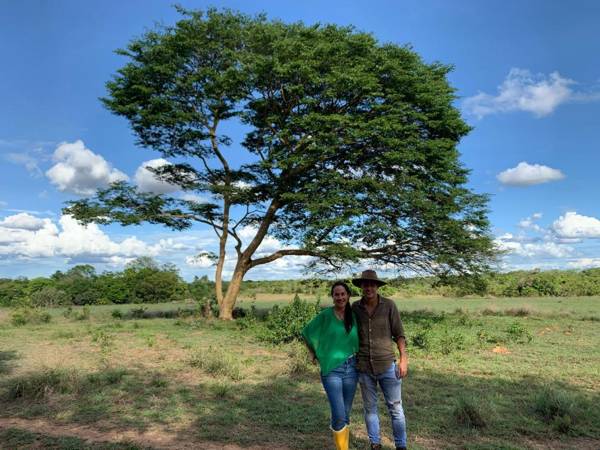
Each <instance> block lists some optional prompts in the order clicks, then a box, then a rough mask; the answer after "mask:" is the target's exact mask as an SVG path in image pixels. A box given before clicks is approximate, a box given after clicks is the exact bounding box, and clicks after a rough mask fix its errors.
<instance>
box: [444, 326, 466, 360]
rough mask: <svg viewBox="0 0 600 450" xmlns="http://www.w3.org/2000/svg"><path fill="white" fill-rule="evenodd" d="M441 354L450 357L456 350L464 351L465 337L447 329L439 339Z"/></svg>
mask: <svg viewBox="0 0 600 450" xmlns="http://www.w3.org/2000/svg"><path fill="white" fill-rule="evenodd" d="M439 348H440V352H442V354H444V355H449V354H450V353H452V352H454V351H456V350H464V348H465V336H464V334H462V333H459V332H450V331H448V329H447V328H446V329H445V330H444V332H443V333H442V335H441V337H440V339H439Z"/></svg>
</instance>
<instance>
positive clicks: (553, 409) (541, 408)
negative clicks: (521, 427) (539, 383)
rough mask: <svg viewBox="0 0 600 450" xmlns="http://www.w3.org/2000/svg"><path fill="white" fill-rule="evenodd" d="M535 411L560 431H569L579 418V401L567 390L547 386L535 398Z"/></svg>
mask: <svg viewBox="0 0 600 450" xmlns="http://www.w3.org/2000/svg"><path fill="white" fill-rule="evenodd" d="M534 411H535V412H536V413H537V414H538V416H539V417H540V418H541V419H542V420H543V421H544V422H545V423H547V424H549V425H550V426H551V427H552V428H553V429H554V430H556V431H557V432H559V433H568V432H569V431H571V429H572V428H573V424H574V423H575V422H576V421H577V420H576V419H578V417H577V416H578V410H577V401H576V400H575V399H574V398H572V396H570V395H569V394H568V393H567V392H565V391H557V390H553V389H549V388H546V389H544V390H543V391H542V392H540V393H539V394H538V395H537V396H536V397H535V399H534Z"/></svg>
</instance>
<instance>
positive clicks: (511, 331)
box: [506, 322, 533, 344]
mask: <svg viewBox="0 0 600 450" xmlns="http://www.w3.org/2000/svg"><path fill="white" fill-rule="evenodd" d="M506 334H507V335H508V339H509V340H511V341H514V342H518V343H521V344H522V343H524V342H531V340H532V339H533V335H532V334H531V332H530V331H529V330H528V329H527V328H525V327H524V326H523V325H521V324H520V323H519V322H513V323H511V324H510V326H509V327H508V328H507V329H506Z"/></svg>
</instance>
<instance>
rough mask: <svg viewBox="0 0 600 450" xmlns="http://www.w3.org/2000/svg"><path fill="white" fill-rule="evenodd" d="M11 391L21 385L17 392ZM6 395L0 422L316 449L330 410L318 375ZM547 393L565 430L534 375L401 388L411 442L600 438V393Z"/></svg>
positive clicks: (101, 375) (323, 439) (115, 380)
mask: <svg viewBox="0 0 600 450" xmlns="http://www.w3.org/2000/svg"><path fill="white" fill-rule="evenodd" d="M50 375H51V376H50ZM28 377H29V378H28ZM44 383H46V384H44ZM15 386H22V387H21V388H20V389H21V390H20V391H19V390H18V389H16V390H15ZM2 388H3V390H2V393H3V394H4V397H5V398H3V400H6V402H4V403H5V407H4V415H8V416H12V417H42V418H47V419H49V420H55V418H59V420H60V421H61V422H63V423H78V424H80V423H93V424H95V426H96V427H97V428H99V429H105V430H110V429H124V428H134V429H137V430H139V431H144V430H147V429H149V428H151V427H156V426H157V425H165V426H167V425H173V424H180V423H190V425H189V426H188V427H187V428H186V429H184V430H181V431H179V432H178V433H179V434H180V438H181V440H182V442H183V441H186V442H187V441H199V442H201V441H212V442H215V443H221V444H223V445H225V444H237V445H240V446H250V445H254V446H258V447H263V448H269V447H288V448H294V449H315V450H316V449H324V448H330V447H331V446H332V442H331V432H330V430H329V408H328V405H327V400H326V398H325V395H324V394H323V392H322V388H321V386H320V384H319V382H318V379H317V377H315V376H311V377H310V378H298V377H294V378H290V377H288V376H283V375H281V376H277V377H274V378H272V379H270V380H268V381H266V382H251V381H238V382H234V381H231V380H228V379H224V378H221V379H214V380H210V381H205V382H202V383H200V384H196V385H188V384H184V383H176V382H174V381H172V380H171V379H170V378H169V377H168V376H167V375H165V374H164V373H160V372H153V371H145V372H143V371H134V370H129V369H114V368H113V369H106V370H103V371H100V372H96V373H93V374H82V373H80V374H78V375H77V376H74V375H73V374H72V373H71V374H68V376H67V375H65V376H64V377H63V376H62V375H60V373H59V374H56V373H54V374H47V373H46V374H40V373H33V374H29V375H22V376H20V377H15V378H14V379H12V380H9V381H8V382H7V383H5V384H4V385H3V386H2ZM552 388H554V389H555V390H559V391H563V392H565V393H567V394H568V398H569V399H571V400H572V402H573V408H574V409H573V411H574V412H576V414H575V413H574V414H573V418H572V419H573V420H572V423H570V424H569V428H568V430H567V432H564V430H563V431H559V430H558V429H556V428H555V424H553V423H550V422H547V421H546V422H545V421H544V420H542V418H541V417H540V416H539V415H538V414H537V413H536V411H535V407H536V398H537V397H538V396H539V394H540V393H542V392H544V391H545V390H547V386H545V385H544V384H542V383H540V382H539V381H538V380H537V379H536V378H535V377H525V378H522V379H519V380H509V379H505V378H502V377H499V376H498V377H488V378H482V377H474V376H460V375H454V374H452V373H441V372H437V371H419V370H414V371H412V372H411V375H410V378H408V379H406V381H405V382H404V386H403V397H404V406H405V413H406V417H407V422H408V428H409V439H411V438H415V437H417V436H418V437H419V438H420V439H421V440H423V441H431V442H437V443H440V445H442V444H443V445H442V447H443V448H457V447H460V448H483V447H477V445H480V444H481V443H482V442H483V443H485V445H489V446H488V447H485V448H490V449H492V448H507V445H508V444H515V445H520V446H521V448H523V447H525V448H527V446H528V445H527V444H526V442H527V441H529V440H531V439H533V440H536V439H537V440H540V441H544V442H550V441H552V440H565V439H566V440H567V441H568V440H569V439H572V438H573V437H577V436H580V437H585V438H588V439H598V440H600V394H599V393H597V392H586V391H582V390H579V389H578V388H576V387H574V386H568V385H559V384H556V385H554V386H552ZM11 393H12V394H11ZM465 395H467V396H469V397H470V398H473V399H476V407H477V408H478V409H479V413H480V414H481V416H482V418H483V420H484V421H485V423H486V424H487V426H485V427H479V428H477V427H475V428H469V427H465V426H464V424H463V425H461V424H460V423H459V422H458V421H457V419H456V418H455V410H456V404H457V399H459V398H461V397H464V396H465ZM380 417H381V422H382V433H383V435H384V436H387V438H388V439H389V438H390V437H391V431H390V427H389V419H388V418H387V413H386V411H385V407H384V406H383V404H381V405H380ZM352 422H353V429H354V430H355V432H356V430H361V432H360V433H359V434H361V437H360V438H355V439H354V444H353V447H354V448H356V449H362V448H366V447H367V446H368V442H366V440H365V438H364V436H365V433H364V430H363V427H364V425H363V421H362V414H361V400H360V392H357V396H356V399H355V406H354V409H353V414H352ZM388 442H389V441H388ZM477 442H479V444H477ZM465 443H471V444H470V445H472V446H471V447H468V446H465ZM75 448H77V447H75ZM115 448H120V447H115ZM131 448H134V447H131ZM413 448H419V447H418V446H417V447H413ZM549 448H551V447H549Z"/></svg>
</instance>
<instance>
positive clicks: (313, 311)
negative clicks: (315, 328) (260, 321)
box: [259, 295, 321, 344]
mask: <svg viewBox="0 0 600 450" xmlns="http://www.w3.org/2000/svg"><path fill="white" fill-rule="evenodd" d="M319 311H321V307H320V306H319V303H318V302H315V303H309V302H307V301H305V300H301V299H300V298H299V297H298V295H296V296H295V297H294V300H293V301H292V302H291V303H289V304H288V305H286V306H283V307H281V308H275V307H273V309H272V310H271V313H270V314H269V315H268V316H267V321H266V324H265V329H264V331H263V332H262V333H260V336H259V337H260V338H261V339H262V340H265V341H267V342H270V343H272V344H280V343H284V342H291V341H293V340H295V339H298V340H299V339H301V338H302V329H303V328H304V327H305V326H306V324H307V323H308V322H310V321H311V320H312V319H313V318H314V317H315V316H316V315H317V314H318V313H319Z"/></svg>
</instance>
